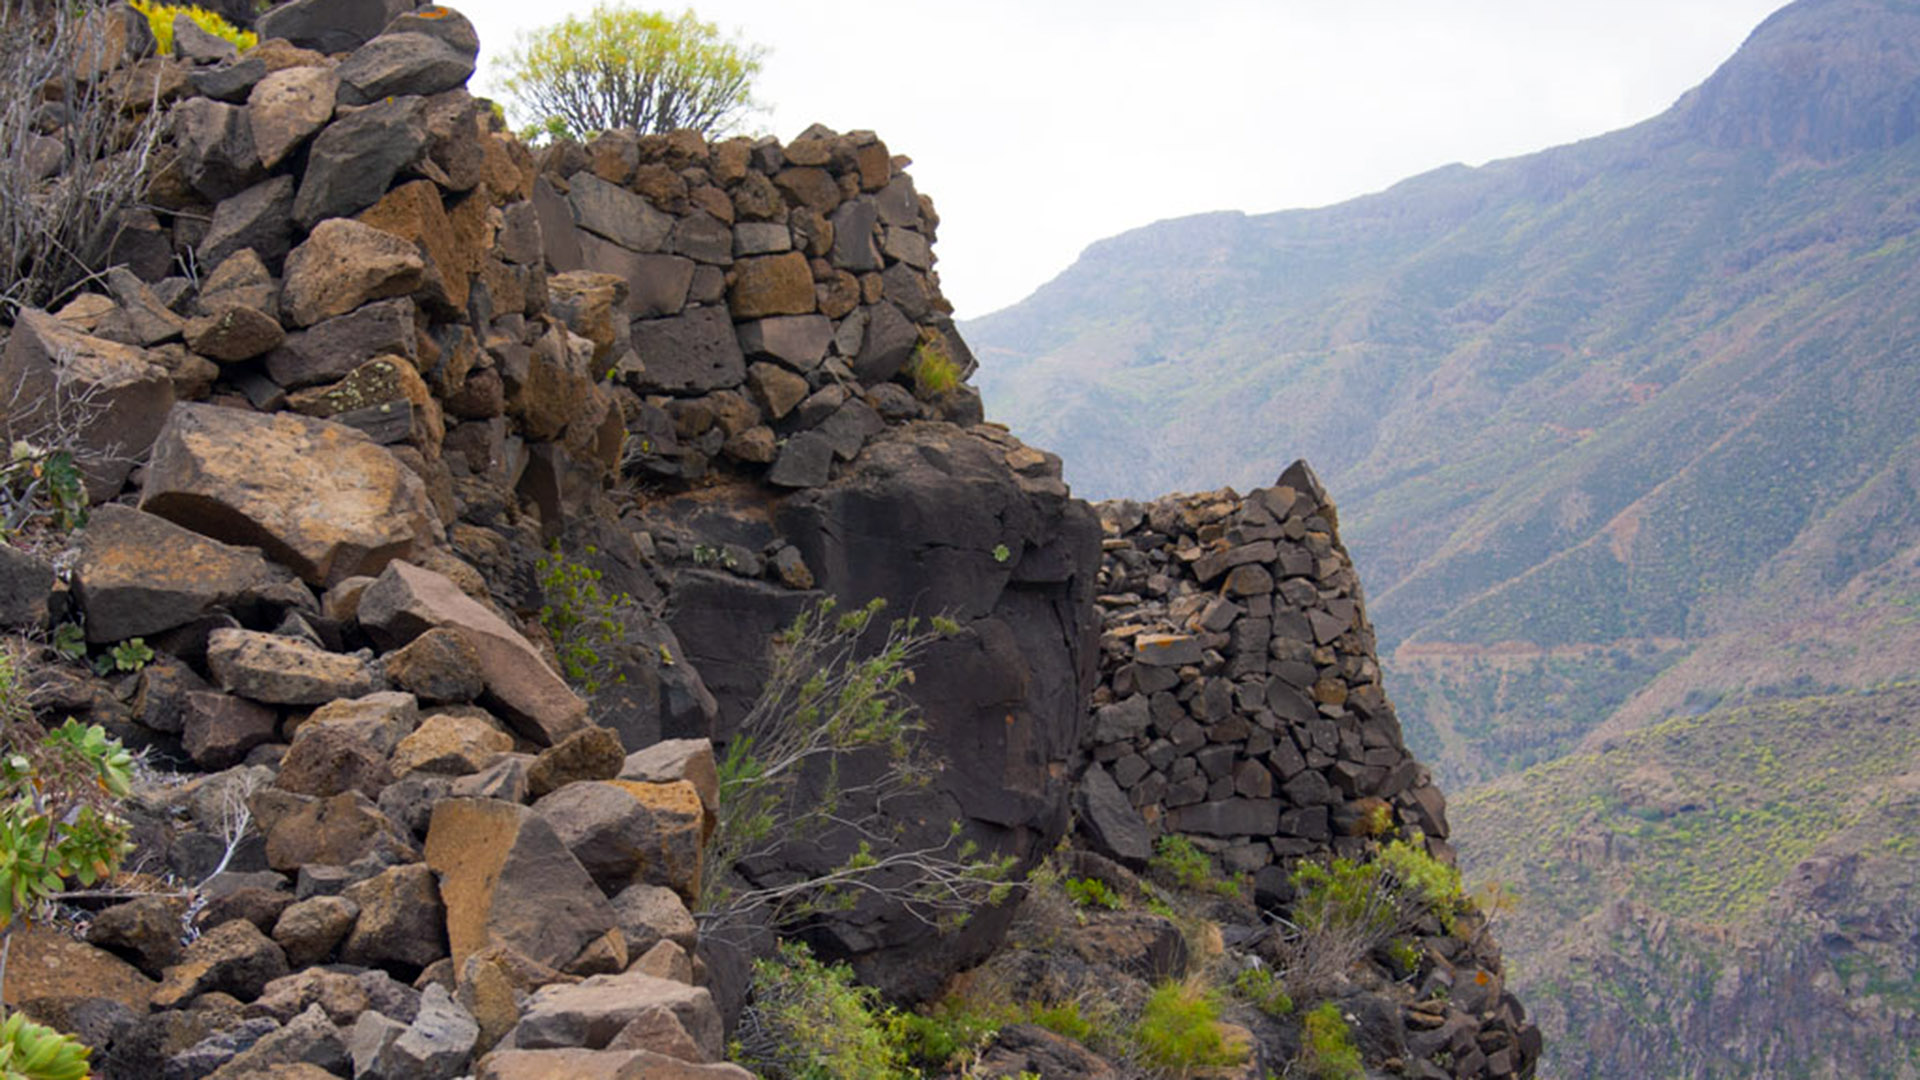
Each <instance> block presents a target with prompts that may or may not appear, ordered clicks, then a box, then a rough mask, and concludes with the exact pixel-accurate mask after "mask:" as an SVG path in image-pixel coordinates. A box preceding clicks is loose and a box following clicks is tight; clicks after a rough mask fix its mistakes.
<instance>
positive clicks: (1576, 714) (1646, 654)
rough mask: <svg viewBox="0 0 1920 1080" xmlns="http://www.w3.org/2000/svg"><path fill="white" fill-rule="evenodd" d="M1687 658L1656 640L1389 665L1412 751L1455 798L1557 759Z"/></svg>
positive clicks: (1430, 658)
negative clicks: (1459, 793) (1579, 649)
mask: <svg viewBox="0 0 1920 1080" xmlns="http://www.w3.org/2000/svg"><path fill="white" fill-rule="evenodd" d="M1683 655H1685V650H1684V649H1679V648H1674V647H1672V646H1671V645H1665V644H1662V643H1657V642H1648V641H1640V642H1633V643H1622V644H1620V645H1616V646H1614V647H1611V648H1606V649H1593V650H1589V651H1584V652H1572V653H1537V652H1536V653H1532V654H1501V653H1481V654H1478V655H1453V654H1449V655H1441V656H1423V657H1392V658H1389V659H1387V660H1386V661H1385V664H1386V669H1387V684H1388V685H1389V686H1391V687H1392V688H1393V700H1394V703H1395V704H1396V705H1397V706H1398V707H1399V710H1400V715H1401V717H1402V720H1403V722H1404V723H1405V726H1406V737H1407V744H1408V746H1409V747H1411V748H1412V749H1413V751H1414V753H1415V755H1416V756H1418V757H1419V758H1420V760H1422V761H1424V762H1426V763H1427V764H1428V765H1430V766H1432V767H1433V769H1434V771H1435V773H1436V774H1437V775H1438V776H1439V777H1440V780H1441V784H1442V786H1443V787H1444V788H1445V789H1446V790H1448V791H1463V790H1465V789H1466V788H1467V787H1468V786H1470V785H1471V784H1474V783H1478V782H1480V781H1484V780H1491V779H1493V778H1495V777H1498V776H1504V775H1506V774H1507V773H1511V772H1519V771H1520V770H1522V769H1525V768H1528V767H1529V766H1533V765H1538V764H1541V763H1544V762H1548V761H1552V760H1553V759H1555V758H1558V757H1560V756H1561V755H1562V754H1565V753H1567V752H1569V751H1571V750H1573V749H1574V748H1575V747H1576V746H1577V745H1579V742H1580V740H1581V739H1582V738H1584V737H1585V736H1586V734H1587V733H1588V732H1590V731H1592V730H1593V729H1594V728H1595V727H1597V726H1599V724H1600V723H1601V722H1602V721H1603V720H1605V719H1606V718H1607V717H1608V716H1609V715H1611V714H1612V713H1613V712H1614V710H1615V709H1618V708H1619V707H1620V706H1621V705H1622V704H1624V703H1625V702H1626V701H1627V700H1628V699H1629V698H1631V697H1632V696H1633V695H1634V694H1635V693H1636V692H1637V691H1639V690H1640V689H1641V687H1643V686H1646V685H1647V684H1648V682H1650V681H1652V680H1653V679H1655V678H1657V677H1659V675H1660V674H1661V673H1662V672H1663V671H1665V670H1667V668H1668V667H1669V666H1670V665H1672V664H1673V663H1674V662H1675V661H1677V660H1679V659H1680V658H1681V657H1682V656H1683Z"/></svg>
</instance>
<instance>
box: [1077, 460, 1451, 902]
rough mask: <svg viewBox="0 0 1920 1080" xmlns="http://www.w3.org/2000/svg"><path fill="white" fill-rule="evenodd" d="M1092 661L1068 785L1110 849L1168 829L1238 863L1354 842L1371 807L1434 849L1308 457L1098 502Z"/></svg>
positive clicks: (1127, 848) (1413, 771) (1436, 813)
mask: <svg viewBox="0 0 1920 1080" xmlns="http://www.w3.org/2000/svg"><path fill="white" fill-rule="evenodd" d="M1099 511H1100V520H1101V525H1102V528H1103V530H1104V534H1105V541H1104V550H1103V559H1102V565H1101V570H1100V596H1099V598H1098V601H1097V602H1098V603H1099V605H1100V607H1101V617H1102V620H1103V623H1104V625H1103V629H1102V634H1101V678H1100V686H1099V688H1098V689H1096V690H1095V691H1094V697H1093V720H1092V723H1091V724H1090V725H1089V727H1088V729H1087V735H1086V740H1085V743H1084V745H1085V747H1086V749H1087V751H1088V753H1089V754H1090V756H1091V757H1092V761H1093V763H1092V765H1091V766H1090V767H1089V769H1088V772H1087V774H1086V776H1085V778H1084V779H1083V781H1082V783H1081V789H1080V790H1081V802H1082V805H1083V807H1084V808H1085V810H1086V816H1087V819H1088V821H1089V823H1090V824H1091V825H1092V826H1093V827H1094V828H1095V829H1096V830H1097V835H1098V836H1100V837H1101V838H1102V840H1103V843H1104V844H1105V845H1106V846H1107V847H1108V848H1109V849H1110V850H1112V851H1114V852H1115V853H1117V854H1121V855H1123V856H1125V857H1128V858H1136V859H1137V858H1144V857H1145V845H1146V843H1147V840H1148V838H1150V836H1151V835H1153V834H1155V833H1159V832H1174V833H1181V834H1184V835H1187V836H1189V837H1191V838H1192V839H1193V840H1194V842H1195V843H1196V845H1198V846H1200V847H1202V848H1204V849H1206V850H1209V851H1213V852H1215V853H1217V854H1218V855H1219V856H1220V857H1221V860H1222V861H1223V863H1224V864H1225V865H1226V866H1227V867H1229V868H1230V869H1232V870H1234V871H1236V872H1244V873H1255V872H1258V871H1260V870H1262V869H1263V868H1265V867H1268V866H1270V865H1273V864H1275V863H1283V862H1287V861H1290V860H1292V859H1294V858H1297V857H1299V856H1302V855H1306V854H1310V853H1314V852H1322V851H1329V850H1331V851H1334V852H1337V853H1340V854H1354V853H1357V852H1358V851H1359V850H1361V848H1362V847H1363V846H1364V843H1365V841H1364V838H1363V837H1361V836H1360V835H1359V824H1360V821H1361V818H1362V817H1363V816H1364V815H1365V814H1366V812H1367V811H1368V810H1369V809H1370V808H1371V807H1373V806H1376V805H1382V804H1384V805H1386V806H1389V807H1390V808H1391V809H1392V812H1393V814H1394V817H1395V819H1396V821H1398V822H1402V823H1404V824H1406V825H1409V826H1411V827H1413V828H1416V829H1419V830H1420V831H1421V833H1422V834H1423V835H1425V836H1426V837H1427V839H1428V841H1429V843H1430V844H1431V845H1432V846H1433V848H1434V850H1435V851H1436V852H1438V853H1444V852H1446V851H1447V849H1446V845H1445V843H1444V841H1445V840H1446V837H1447V817H1446V802H1445V799H1444V798H1443V797H1442V796H1441V794H1440V791H1439V789H1438V788H1436V787H1434V785H1433V781H1432V777H1431V775H1430V774H1429V773H1428V771H1427V770H1426V769H1425V768H1424V767H1423V766H1421V765H1420V764H1419V762H1417V761H1415V760H1414V758H1413V756H1412V755H1411V754H1409V753H1408V752H1407V749H1406V745H1405V743H1404V741H1403V740H1402V738H1401V733H1400V723H1399V720H1398V719H1397V718H1396V717H1395V715H1394V712H1393V705H1392V703H1391V702H1390V701H1388V700H1387V696H1386V693H1385V691H1384V690H1383V689H1382V687H1381V684H1380V664H1379V660H1378V659H1377V657H1376V655H1375V652H1374V637H1373V628H1372V626H1371V625H1370V624H1369V623H1368V622H1367V615H1366V605H1365V598H1364V593H1363V591H1362V589H1361V586H1360V579H1359V576H1358V575H1357V574H1356V573H1355V572H1354V568H1353V563H1352V560H1351V559H1349V558H1348V556H1347V552H1346V548H1345V547H1344V546H1342V545H1341V543H1340V537H1339V531H1338V521H1339V519H1338V516H1337V514H1336V512H1335V509H1334V505H1333V502H1332V500H1331V499H1330V498H1329V497H1328V495H1327V493H1326V491H1325V490H1324V489H1323V488H1322V487H1321V486H1320V482H1319V480H1318V479H1317V478H1316V477H1315V476H1314V475H1313V471H1312V470H1311V469H1310V468H1309V467H1308V466H1307V465H1306V463H1305V462H1296V463H1295V464H1294V465H1292V466H1291V467H1290V468H1288V469H1287V470H1286V472H1285V473H1284V474H1282V476H1281V477H1280V480H1279V482H1278V483H1277V484H1275V485H1274V486H1273V487H1270V488H1262V489H1259V490H1257V491H1254V492H1251V493H1249V494H1248V495H1247V496H1245V497H1244V498H1242V497H1240V496H1239V495H1237V494H1235V493H1234V492H1232V491H1230V490H1222V491H1216V492H1208V493H1205V494H1201V495H1194V496H1169V497H1167V498H1163V499H1158V500H1155V501H1154V502H1152V503H1149V504H1145V505H1142V504H1140V503H1135V502H1127V501H1122V502H1109V503H1103V504H1101V505H1100V507H1099Z"/></svg>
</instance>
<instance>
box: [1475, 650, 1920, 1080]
mask: <svg viewBox="0 0 1920 1080" xmlns="http://www.w3.org/2000/svg"><path fill="white" fill-rule="evenodd" d="M1916 714H1920V689H1916V687H1915V686H1914V685H1912V684H1909V685H1906V686H1901V687H1892V688H1888V689H1886V690H1881V691H1876V692H1871V693H1854V694H1841V695H1833V696H1828V697H1820V698H1808V699H1801V700H1793V701H1781V702H1767V703H1761V704H1757V705H1752V706H1744V707H1739V708H1722V709H1716V710H1713V711H1711V712H1708V713H1707V714H1705V715H1702V716H1699V717H1686V718H1680V719H1675V720H1669V721H1665V722H1663V723H1660V724H1657V725H1655V726H1652V727H1649V728H1646V729H1644V730H1641V731H1637V732H1634V733H1633V734H1631V735H1627V736H1623V737H1622V738H1620V739H1618V740H1615V741H1613V742H1611V743H1609V744H1608V745H1606V746H1604V747H1603V748H1600V749H1597V750H1594V751H1591V752H1586V753H1582V754H1578V755H1575V756H1573V757H1569V758H1566V759H1563V760H1561V761H1558V762H1555V763H1552V764H1550V765H1543V766H1540V767H1537V768H1535V769H1532V770H1529V771H1527V772H1525V773H1523V774H1521V775H1519V776H1513V777H1508V778H1507V779H1505V780H1502V781H1500V782H1498V783H1495V784H1490V785H1487V786H1485V787H1482V788H1480V789H1479V790H1477V791H1476V792H1474V793H1473V794H1471V795H1469V796H1467V797H1466V798H1464V799H1459V800H1456V801H1455V802H1454V804H1453V812H1454V819H1455V825H1456V835H1457V836H1460V837H1462V838H1463V839H1462V842H1461V848H1460V850H1461V858H1462V861H1463V863H1464V865H1465V866H1466V867H1467V869H1468V871H1469V872H1470V873H1471V874H1473V875H1474V876H1475V877H1478V878H1481V879H1483V880H1498V881H1501V882H1503V883H1504V884H1505V885H1506V887H1507V888H1509V889H1511V890H1513V891H1514V892H1515V893H1517V894H1518V895H1519V896H1520V897H1521V898H1523V903H1522V904H1521V905H1520V906H1519V907H1518V908H1517V909H1516V910H1515V911H1514V913H1513V914H1512V916H1511V917H1510V918H1508V919H1506V920H1505V921H1503V922H1501V924H1500V927H1499V932H1500V935H1501V941H1502V943H1503V945H1504V946H1505V947H1506V948H1507V951H1508V955H1509V956H1510V957H1512V958H1513V960H1512V966H1513V969H1514V972H1513V977H1514V981H1515V984H1516V985H1517V986H1520V987H1523V988H1525V990H1526V992H1527V993H1528V995H1529V997H1528V999H1527V1000H1528V1001H1530V1002H1534V1003H1536V1004H1537V1006H1538V1008H1539V1010H1540V1012H1541V1023H1542V1026H1543V1027H1544V1028H1547V1029H1549V1030H1550V1032H1551V1035H1550V1037H1549V1039H1548V1044H1547V1046H1548V1049H1547V1057H1546V1060H1545V1062H1544V1063H1543V1068H1542V1075H1543V1076H1555V1077H1561V1078H1571V1077H1603V1076H1604V1077H1652V1076H1687V1077H1701V1078H1706V1077H1726V1078H1734V1077H1760V1076H1768V1077H1788V1076H1805V1077H1890V1078H1891V1077H1912V1076H1916V1075H1920V915H1917V912H1920V908H1916V906H1915V905H1916V903H1920V859H1917V858H1916V854H1920V838H1917V834H1916V832H1915V830H1916V829H1917V828H1920V725H1916V724H1914V723H1913V722H1912V717H1914V716H1915V715H1916ZM1476 838H1477V839H1476Z"/></svg>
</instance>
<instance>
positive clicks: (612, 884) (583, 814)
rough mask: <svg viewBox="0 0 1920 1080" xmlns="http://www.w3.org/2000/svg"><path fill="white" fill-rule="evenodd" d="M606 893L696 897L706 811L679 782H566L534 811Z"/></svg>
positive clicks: (689, 899)
mask: <svg viewBox="0 0 1920 1080" xmlns="http://www.w3.org/2000/svg"><path fill="white" fill-rule="evenodd" d="M533 809H534V812H535V813H537V814H539V815H540V816H541V817H544V818H546V819H547V823H548V824H549V825H552V826H553V831H554V833H555V834H556V835H557V836H559V837H560V842H561V843H563V844H565V845H567V850H569V851H571V852H573V856H574V858H576V859H579V860H580V865H581V866H583V867H585V868H586V871H587V873H588V874H589V875H591V876H592V877H593V880H594V883H595V884H597V885H599V886H600V888H601V890H602V891H604V892H605V893H606V894H607V895H609V896H613V895H616V894H618V893H619V892H620V891H621V890H623V889H625V888H626V887H627V886H629V885H633V884H645V885H661V886H665V887H667V888H671V889H673V890H674V891H675V892H677V893H679V894H680V897H681V899H683V900H685V901H687V902H689V903H691V902H693V901H694V900H696V899H698V897H699V895H700V856H701V849H702V847H703V845H704V844H705V843H706V839H707V832H706V829H705V828H704V822H705V817H706V815H705V808H704V807H703V806H702V805H701V802H700V794H699V792H698V791H697V790H695V788H694V786H693V785H692V784H690V783H688V782H687V781H685V780H676V781H674V782H672V783H667V784H650V783H645V782H642V781H637V780H597V781H590V782H586V783H578V784H568V785H567V786H566V787H563V788H561V789H560V790H558V791H556V792H554V793H553V794H551V795H547V796H546V797H544V798H542V799H541V800H540V801H539V802H537V803H535V804H534V805H533Z"/></svg>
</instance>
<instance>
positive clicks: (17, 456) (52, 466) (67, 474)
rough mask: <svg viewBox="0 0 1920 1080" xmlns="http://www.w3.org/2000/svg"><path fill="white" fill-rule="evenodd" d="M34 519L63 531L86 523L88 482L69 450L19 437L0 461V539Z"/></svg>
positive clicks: (15, 532)
mask: <svg viewBox="0 0 1920 1080" xmlns="http://www.w3.org/2000/svg"><path fill="white" fill-rule="evenodd" d="M33 521H44V522H45V523H46V524H47V525H49V526H51V527H52V528H53V529H54V530H55V531H57V532H62V533H65V532H72V531H73V530H74V529H77V528H79V527H80V526H82V525H85V524H86V523H87V485H86V483H85V482H84V481H82V480H81V478H80V470H79V468H78V467H77V466H75V465H74V462H73V453H72V451H69V450H60V449H52V448H48V447H43V446H38V445H36V444H34V443H31V442H28V441H26V440H24V439H18V440H15V441H14V443H13V445H12V446H11V447H10V448H9V449H8V454H7V460H6V462H5V463H4V464H0V541H5V540H6V539H7V538H9V537H12V536H14V535H16V534H18V533H19V532H20V531H21V530H22V529H23V528H25V527H26V526H27V524H28V523H29V522H33Z"/></svg>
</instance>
